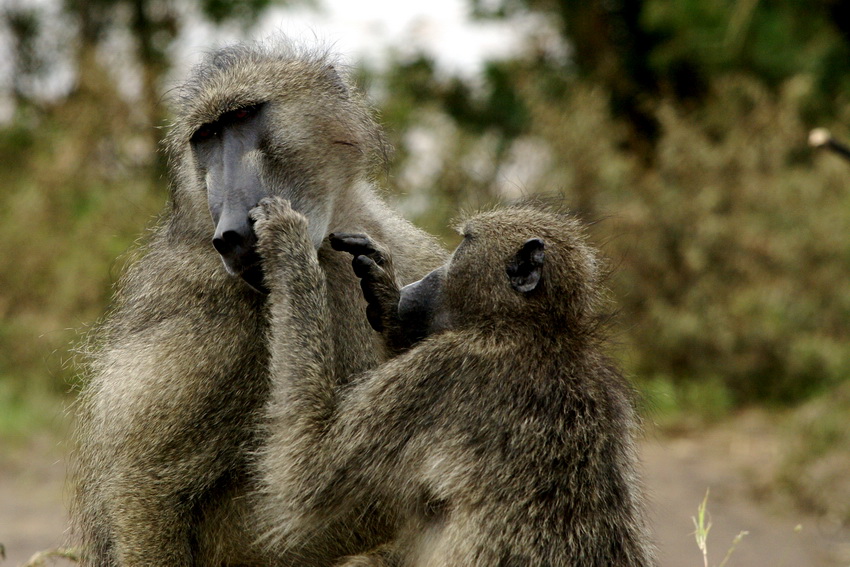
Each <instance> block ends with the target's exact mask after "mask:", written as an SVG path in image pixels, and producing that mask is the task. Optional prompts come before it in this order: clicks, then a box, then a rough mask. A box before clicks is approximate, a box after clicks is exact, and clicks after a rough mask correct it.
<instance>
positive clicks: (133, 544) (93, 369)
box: [72, 40, 444, 567]
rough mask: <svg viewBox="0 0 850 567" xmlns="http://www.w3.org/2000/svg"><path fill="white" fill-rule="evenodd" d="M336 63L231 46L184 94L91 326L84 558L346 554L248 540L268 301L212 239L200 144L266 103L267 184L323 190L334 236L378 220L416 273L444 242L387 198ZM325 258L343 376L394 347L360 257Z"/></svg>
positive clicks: (81, 411)
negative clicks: (164, 197)
mask: <svg viewBox="0 0 850 567" xmlns="http://www.w3.org/2000/svg"><path fill="white" fill-rule="evenodd" d="M334 63H335V62H334V61H333V59H332V58H331V57H330V56H329V55H327V54H326V53H323V52H316V51H309V50H305V49H299V48H296V47H294V46H292V45H291V44H289V43H287V42H286V41H281V40H277V41H273V42H269V43H266V44H251V45H240V46H234V47H230V48H226V49H224V50H221V51H218V52H215V53H212V54H210V55H209V56H208V57H207V58H206V60H205V61H204V62H202V63H201V64H200V65H198V66H197V67H196V68H195V69H194V70H193V72H192V74H191V77H190V78H189V79H188V80H187V82H186V83H185V84H184V85H182V86H181V87H180V88H178V89H177V90H176V91H175V92H176V93H177V97H176V101H175V104H174V109H175V116H176V119H175V123H174V124H173V125H172V126H171V129H170V133H169V135H168V139H167V151H168V155H169V160H170V167H171V172H172V184H171V201H170V207H169V210H168V211H167V212H166V214H165V216H164V219H163V220H162V222H161V223H160V224H159V225H158V226H157V227H156V228H155V229H154V230H153V234H152V235H151V236H150V238H149V241H148V243H147V244H146V245H145V246H144V248H143V249H142V251H141V252H140V259H139V260H138V261H136V262H135V263H134V265H133V266H132V267H131V268H130V269H129V271H128V273H127V274H126V275H125V276H124V277H123V278H122V280H121V283H120V285H119V287H118V290H117V291H116V295H115V299H114V306H113V308H112V309H111V312H110V314H109V315H108V317H107V318H106V320H105V322H104V323H103V324H102V325H101V327H100V329H99V331H98V332H97V334H96V336H95V337H94V338H93V339H92V344H93V346H92V347H91V356H90V360H91V364H90V372H89V381H88V384H87V385H86V387H85V388H84V391H83V392H82V394H81V398H80V401H79V404H78V417H79V429H78V433H77V436H76V438H77V451H76V454H75V459H74V462H75V465H74V468H73V471H72V476H73V486H74V488H73V490H74V494H73V503H72V516H73V526H74V530H73V531H74V536H75V539H76V542H77V543H79V544H80V545H82V547H83V549H84V553H85V559H84V561H83V562H82V565H84V566H98V567H108V566H118V565H120V566H125V565H151V566H168V567H180V566H189V565H210V566H212V565H216V566H218V565H257V566H259V565H299V566H300V565H308V566H309V565H326V564H329V563H330V562H331V560H332V558H333V557H334V556H335V555H337V554H340V553H346V552H348V551H347V548H346V545H348V542H347V541H345V540H340V541H339V542H338V543H334V544H332V545H331V544H329V545H323V546H320V547H318V548H317V547H314V548H310V549H307V548H305V549H301V550H295V549H293V550H292V551H291V552H290V553H288V554H286V555H269V554H268V553H266V552H265V551H263V550H262V549H260V547H258V546H257V545H256V544H255V540H256V534H255V533H254V528H255V526H256V522H255V514H254V512H253V509H252V505H251V502H252V500H251V498H250V497H249V495H250V493H251V492H252V486H253V484H254V481H253V480H252V478H253V475H252V473H251V465H250V455H251V454H252V453H253V452H254V451H256V450H257V449H258V447H259V445H260V444H261V443H262V433H261V429H260V420H261V416H262V410H263V407H264V405H265V403H266V402H267V399H268V396H269V393H270V390H269V386H270V383H269V371H268V366H269V353H268V347H267V337H266V333H267V329H268V319H267V302H266V299H265V297H264V296H261V295H260V294H258V293H255V292H254V291H252V290H250V289H249V288H248V287H247V286H245V285H244V284H243V283H242V282H240V281H238V280H237V279H234V278H231V277H229V276H228V275H227V274H226V273H225V270H224V268H223V266H222V263H221V259H220V258H219V257H218V254H217V253H216V252H215V250H214V249H213V247H212V245H211V238H212V234H213V228H214V227H213V224H212V221H211V219H210V213H209V210H208V206H207V202H206V191H205V187H204V184H203V178H202V176H201V175H199V173H198V171H197V165H196V162H195V158H194V155H193V153H192V151H191V147H190V144H189V138H190V136H191V134H192V132H193V131H194V130H195V128H197V127H198V126H199V125H200V124H202V123H204V122H207V121H210V120H214V119H215V118H216V117H217V116H218V115H219V114H220V113H222V112H225V111H228V110H232V109H233V108H236V107H239V106H242V105H245V104H248V103H251V104H253V103H258V102H263V103H265V104H266V105H267V107H268V110H269V115H270V116H271V117H272V121H271V123H272V124H274V125H275V127H274V128H269V129H268V131H267V133H266V136H265V138H264V141H263V146H262V148H261V149H262V151H263V156H264V157H263V159H264V164H263V167H264V170H263V178H262V179H263V182H264V183H265V184H266V185H267V186H268V189H269V191H270V192H271V193H274V192H275V187H277V186H278V185H279V184H281V183H294V184H297V187H298V189H299V190H300V192H301V193H300V194H301V196H302V200H303V201H304V202H306V203H308V204H309V203H310V202H313V201H322V202H325V201H327V202H329V203H330V206H331V210H332V216H331V220H330V226H329V232H330V231H334V230H335V231H362V232H368V233H370V234H371V235H373V237H374V238H375V239H376V240H377V241H378V242H380V243H381V244H382V245H383V246H385V247H386V248H387V249H388V250H391V251H392V253H393V258H394V266H395V273H396V275H397V276H398V278H399V280H400V281H405V282H409V281H412V280H414V279H417V278H419V277H420V276H421V275H422V274H423V273H425V272H426V271H427V270H428V269H430V268H432V267H434V266H435V265H437V264H439V263H441V262H442V261H443V258H444V254H443V253H442V252H441V250H440V249H439V247H438V246H437V245H436V243H435V242H434V241H433V240H432V239H431V238H430V237H428V236H427V235H425V234H424V233H422V232H421V231H419V230H417V229H415V228H414V227H413V226H412V225H410V224H409V223H407V222H406V221H404V220H403V219H401V218H400V217H399V216H398V215H397V214H395V213H393V212H392V211H390V210H389V209H388V208H387V207H386V205H385V204H384V203H383V201H382V200H381V199H380V198H379V197H378V196H377V195H376V192H375V189H374V185H373V172H374V171H375V167H376V165H377V164H379V163H381V160H382V159H383V154H384V151H385V149H384V146H383V142H382V138H381V132H380V129H379V128H378V126H377V125H376V124H375V122H374V120H373V117H372V112H371V111H370V109H369V108H368V106H367V105H366V104H365V103H364V102H363V100H362V99H361V98H360V96H359V95H358V94H357V92H356V90H355V89H354V87H353V86H351V85H350V84H349V82H348V80H347V79H346V77H345V76H344V73H342V72H341V71H340V67H339V66H335V65H334ZM336 142H345V143H336ZM307 208H308V209H309V207H307ZM318 261H319V266H320V269H321V270H322V272H323V274H324V277H325V278H326V281H327V287H326V289H327V295H326V296H325V297H323V300H324V301H326V302H327V305H328V306H329V308H330V310H331V311H332V314H331V317H330V320H329V323H328V332H329V333H330V334H331V335H332V336H331V337H329V339H330V340H331V341H332V342H333V343H334V345H335V348H336V352H337V356H336V358H335V368H336V372H337V373H338V374H339V375H340V376H347V375H349V374H352V373H357V372H361V371H364V370H366V369H368V368H371V367H374V366H376V365H377V364H378V363H379V362H380V361H381V360H382V359H383V358H384V354H383V353H384V351H383V347H382V343H381V341H380V340H379V339H376V334H375V333H374V332H373V331H372V330H371V329H370V328H369V327H368V324H367V322H366V319H365V316H364V313H363V301H362V299H361V297H360V290H359V287H358V283H357V281H356V279H355V278H354V277H353V276H352V274H351V273H350V272H351V270H350V259H349V258H348V257H347V255H346V254H342V253H339V252H335V251H333V250H331V248H330V246H329V245H328V244H327V242H325V243H324V244H323V245H322V247H321V248H320V249H319V250H318ZM290 299H291V300H292V301H295V302H297V301H298V298H290ZM278 356H283V357H285V356H287V355H286V353H278ZM366 536H368V534H367V535H366Z"/></svg>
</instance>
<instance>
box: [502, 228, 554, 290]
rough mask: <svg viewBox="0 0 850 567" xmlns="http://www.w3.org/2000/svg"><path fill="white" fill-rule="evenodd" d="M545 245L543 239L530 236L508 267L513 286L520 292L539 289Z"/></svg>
mask: <svg viewBox="0 0 850 567" xmlns="http://www.w3.org/2000/svg"><path fill="white" fill-rule="evenodd" d="M544 247H545V243H544V242H543V240H542V239H540V238H530V239H528V240H526V241H525V243H524V244H523V245H522V248H520V249H519V250H518V251H517V253H516V256H514V258H513V260H511V262H510V264H508V268H507V272H508V277H509V278H510V280H511V287H512V288H514V289H515V290H517V291H518V292H520V293H528V292H530V291H534V290H535V289H537V286H538V284H540V277H541V271H542V269H543V248H544Z"/></svg>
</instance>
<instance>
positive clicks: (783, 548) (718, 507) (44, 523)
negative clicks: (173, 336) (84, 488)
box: [0, 413, 850, 567]
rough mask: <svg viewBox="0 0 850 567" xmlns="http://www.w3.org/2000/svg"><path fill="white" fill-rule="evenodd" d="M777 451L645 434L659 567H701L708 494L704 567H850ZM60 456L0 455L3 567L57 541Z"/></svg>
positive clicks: (723, 427)
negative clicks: (780, 471)
mask: <svg viewBox="0 0 850 567" xmlns="http://www.w3.org/2000/svg"><path fill="white" fill-rule="evenodd" d="M779 444H780V441H779V438H778V436H777V434H776V432H775V431H774V430H773V428H771V426H770V425H769V422H768V421H767V420H766V419H765V418H764V417H763V416H761V415H760V414H757V413H752V414H745V415H742V416H738V417H736V418H735V419H733V420H730V421H729V422H726V423H723V424H720V425H717V426H713V427H711V428H708V429H706V430H702V431H699V432H690V433H687V434H679V435H662V434H660V433H658V432H656V431H653V430H652V429H651V428H650V430H649V431H648V432H647V437H646V439H645V440H644V442H643V445H642V459H643V467H644V475H645V483H646V487H647V492H648V496H649V500H650V502H651V514H652V522H653V527H654V530H655V533H656V539H657V542H658V547H659V555H660V559H661V566H662V567H684V566H694V567H702V566H703V558H702V554H701V552H700V551H699V549H698V548H697V546H696V544H695V542H694V537H693V531H694V528H693V523H692V521H691V517H692V516H695V515H696V513H697V506H698V505H699V503H700V502H701V501H702V498H703V496H704V495H705V491H706V489H707V488H709V489H710V496H709V500H708V511H709V513H710V515H711V521H712V528H711V531H710V533H709V536H708V555H709V561H708V565H715V566H716V565H719V564H720V563H721V562H722V561H723V558H724V556H725V554H726V551H727V549H728V548H729V546H730V545H731V542H732V540H733V539H734V538H735V536H736V535H737V534H738V533H739V532H741V531H748V532H749V534H748V535H747V536H745V537H744V538H743V540H742V541H741V542H740V544H739V545H738V546H737V548H736V549H735V551H734V553H733V555H732V557H731V558H730V559H729V562H728V563H727V566H728V567H756V566H758V567H762V566H766V565H770V566H771V567H785V566H787V567H791V566H794V567H800V566H807V567H848V566H850V530H846V529H841V528H839V527H838V526H834V525H830V524H829V523H828V522H827V521H826V520H824V519H820V518H816V517H812V516H808V515H806V514H803V513H802V512H800V511H798V510H795V509H793V508H792V507H791V506H790V505H788V504H787V502H783V500H782V499H781V498H777V497H776V496H775V495H774V494H773V493H772V491H771V490H770V488H769V484H768V480H769V479H770V478H771V474H772V470H773V467H775V466H776V463H777V457H778V455H779ZM64 451H65V445H64V443H62V442H57V441H56V440H54V439H51V438H47V437H40V438H38V439H34V440H32V441H30V442H29V443H26V444H25V445H24V446H22V447H13V448H12V450H11V451H8V452H7V451H6V450H5V448H4V450H3V452H2V453H3V454H2V455H0V543H2V544H3V545H5V548H6V560H5V561H0V566H3V567H5V566H7V565H8V566H10V567H14V566H17V565H20V564H21V563H23V562H25V561H26V560H27V559H28V558H29V557H30V556H32V555H33V554H34V553H35V552H37V551H40V550H44V549H48V548H51V547H56V546H57V545H60V544H61V543H62V542H63V539H64V537H65V531H66V527H67V517H66V512H65V509H66V508H65V505H64V495H63V480H64V475H65V462H64V458H63V454H64ZM848 474H850V473H848ZM66 564H68V563H66V562H63V561H57V562H56V563H55V565H66Z"/></svg>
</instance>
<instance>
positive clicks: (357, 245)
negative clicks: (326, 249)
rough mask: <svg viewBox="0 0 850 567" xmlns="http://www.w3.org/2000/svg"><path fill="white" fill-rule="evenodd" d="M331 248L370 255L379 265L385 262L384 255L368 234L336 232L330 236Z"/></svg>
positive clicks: (360, 254)
mask: <svg viewBox="0 0 850 567" xmlns="http://www.w3.org/2000/svg"><path fill="white" fill-rule="evenodd" d="M328 239H329V240H330V243H331V248H333V249H334V250H338V251H340V252H348V253H349V254H351V255H352V256H368V257H369V258H371V259H372V260H374V261H375V263H377V264H378V265H379V266H380V265H382V264H383V263H384V255H383V254H382V253H381V251H380V250H378V249H377V247H376V246H375V243H374V242H373V241H372V239H371V238H369V237H368V236H367V235H365V234H362V233H357V232H335V233H332V234H330V235H329V236H328Z"/></svg>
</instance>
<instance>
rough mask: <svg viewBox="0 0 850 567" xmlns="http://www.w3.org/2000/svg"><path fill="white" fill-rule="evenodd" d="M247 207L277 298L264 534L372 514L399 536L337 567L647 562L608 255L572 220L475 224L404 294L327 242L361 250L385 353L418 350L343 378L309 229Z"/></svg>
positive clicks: (300, 531)
mask: <svg viewBox="0 0 850 567" xmlns="http://www.w3.org/2000/svg"><path fill="white" fill-rule="evenodd" d="M252 214H253V215H254V218H255V219H256V225H255V226H256V230H257V234H258V238H259V242H258V250H259V253H260V255H261V256H262V257H263V259H264V267H265V270H266V273H265V277H266V280H265V281H266V285H267V286H268V288H269V289H270V297H269V301H270V309H271V330H270V333H271V337H272V340H271V343H270V348H271V352H272V364H271V368H272V373H273V375H272V381H273V385H272V389H273V393H272V402H271V404H270V406H269V424H270V426H271V428H272V431H273V434H272V435H271V437H270V438H269V440H268V443H267V445H266V446H265V448H264V449H263V451H262V456H261V462H260V465H259V469H260V470H261V474H262V475H263V488H262V490H263V492H264V497H265V505H264V516H265V521H266V528H267V529H268V533H267V534H266V537H267V538H269V540H270V541H272V542H276V541H281V542H283V543H284V545H293V544H294V543H295V542H300V544H301V545H303V544H304V543H305V542H309V541H312V539H313V538H319V539H323V538H325V537H327V532H328V531H329V530H334V529H335V526H337V525H339V523H338V519H339V518H341V517H349V518H350V517H351V516H350V511H351V510H359V509H364V508H369V509H373V510H375V511H376V512H377V513H379V514H380V515H381V516H383V517H385V518H386V519H387V521H388V523H389V525H390V533H391V534H392V536H391V538H390V539H389V540H388V541H386V542H384V543H383V544H382V545H381V546H378V547H376V548H374V549H373V550H367V549H364V551H363V552H362V553H361V554H359V555H358V556H356V557H350V558H348V559H347V560H344V563H341V564H344V565H346V567H352V566H355V565H357V566H366V565H368V566H375V567H377V566H383V565H404V566H417V567H425V566H427V567H457V566H464V567H472V566H488V567H498V566H516V567H520V566H546V567H558V566H574V567H577V566H582V567H590V566H597V567H603V566H605V567H610V566H619V567H623V566H640V567H644V566H649V565H653V564H654V562H655V560H654V551H653V546H652V544H651V543H650V542H649V537H648V533H647V528H646V525H645V512H644V509H643V503H642V500H641V489H640V486H639V481H638V478H637V473H636V463H635V461H636V457H635V446H634V441H635V434H636V429H637V419H636V417H635V413H634V409H633V399H632V398H633V396H632V390H631V389H630V387H629V386H628V385H627V383H626V382H625V381H624V379H623V377H622V376H621V375H620V373H619V372H618V371H617V370H616V368H615V367H614V366H612V364H611V363H610V362H609V361H608V360H607V359H606V358H605V357H604V356H603V354H601V352H600V346H601V345H600V340H601V331H600V324H599V321H600V319H599V317H598V316H597V315H596V314H595V310H596V304H597V302H598V298H599V292H598V287H599V277H600V271H601V270H600V262H599V260H597V255H596V254H595V252H594V251H593V249H592V248H590V247H589V245H588V244H587V243H586V240H585V237H584V236H583V231H582V228H581V225H580V224H579V223H578V222H577V221H575V220H574V219H573V218H571V217H569V216H566V215H563V214H560V213H555V212H553V211H547V210H544V209H540V208H535V207H532V206H529V205H525V206H517V207H514V208H507V209H503V210H497V211H491V212H487V213H482V214H480V215H477V216H474V217H472V218H471V219H470V220H468V221H467V222H466V223H465V225H464V227H463V236H464V239H463V242H462V243H461V244H460V246H459V247H458V248H457V250H456V251H455V252H454V255H453V256H452V258H451V260H450V261H449V262H448V263H447V264H446V265H445V266H443V267H442V268H439V269H437V270H435V271H433V272H431V273H430V274H429V275H427V276H426V277H425V278H423V279H422V280H421V281H419V282H416V283H414V284H410V285H408V286H406V287H404V288H402V289H401V290H400V291H399V290H398V289H397V287H396V286H395V284H394V282H393V281H392V278H391V277H389V275H388V272H387V270H385V269H384V268H382V267H381V266H380V265H379V264H378V263H376V262H375V261H374V259H376V258H377V259H385V258H384V255H383V254H377V253H375V252H374V251H370V250H369V246H368V240H366V239H365V238H362V237H358V236H354V235H343V236H338V235H337V236H335V235H331V239H332V241H334V242H335V246H337V247H338V248H340V249H346V250H349V251H351V252H352V253H353V254H355V259H354V267H355V270H356V271H357V273H358V275H359V276H361V277H362V278H363V280H362V283H363V288H364V292H365V295H366V297H367V299H368V300H369V304H370V305H369V307H370V315H369V319H370V321H372V322H373V324H375V327H377V328H378V329H383V330H384V331H385V332H390V331H393V330H394V332H395V333H396V336H395V337H394V338H393V340H392V343H393V346H394V348H403V347H404V342H405V340H406V341H407V342H408V343H415V344H414V346H413V347H412V348H410V349H409V350H407V351H406V352H402V353H401V354H399V355H398V356H397V357H395V358H393V359H391V360H389V361H387V362H385V363H384V364H382V365H381V366H379V367H378V368H376V369H373V370H371V371H367V372H365V373H363V374H361V375H359V376H356V377H353V378H352V379H351V380H346V379H342V377H340V376H338V375H337V374H336V372H337V370H336V368H335V367H334V364H333V361H334V359H335V356H336V350H335V349H336V348H337V347H336V346H335V344H334V342H333V341H332V340H331V338H332V334H331V333H330V332H329V325H330V319H329V316H330V313H331V308H330V306H329V305H328V304H327V302H326V301H325V299H324V297H325V292H324V288H325V286H326V285H327V282H326V279H325V277H324V274H323V272H322V270H321V268H320V265H319V263H318V262H317V260H316V256H315V253H314V252H313V250H312V247H311V245H310V240H309V238H308V235H307V233H306V229H307V221H306V219H304V217H303V216H302V215H300V214H299V213H297V212H295V211H293V210H292V209H291V207H290V206H289V205H288V203H286V201H284V200H281V199H264V200H263V201H261V203H260V206H259V207H258V208H257V209H255V211H254V213H252ZM307 297H310V298H311V299H310V301H304V299H305V298H307ZM291 298H299V301H292V299H291ZM393 298H395V299H393ZM387 302H389V304H387ZM393 302H395V305H393ZM399 331H400V332H399ZM423 337H424V339H423ZM419 339H421V340H419ZM417 340H419V342H416V341H417ZM289 353H297V354H296V355H294V356H290V355H289ZM279 355H280V356H279ZM346 527H347V528H348V529H354V530H357V529H360V528H359V527H358V526H355V525H351V524H349V525H347V526H346Z"/></svg>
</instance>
